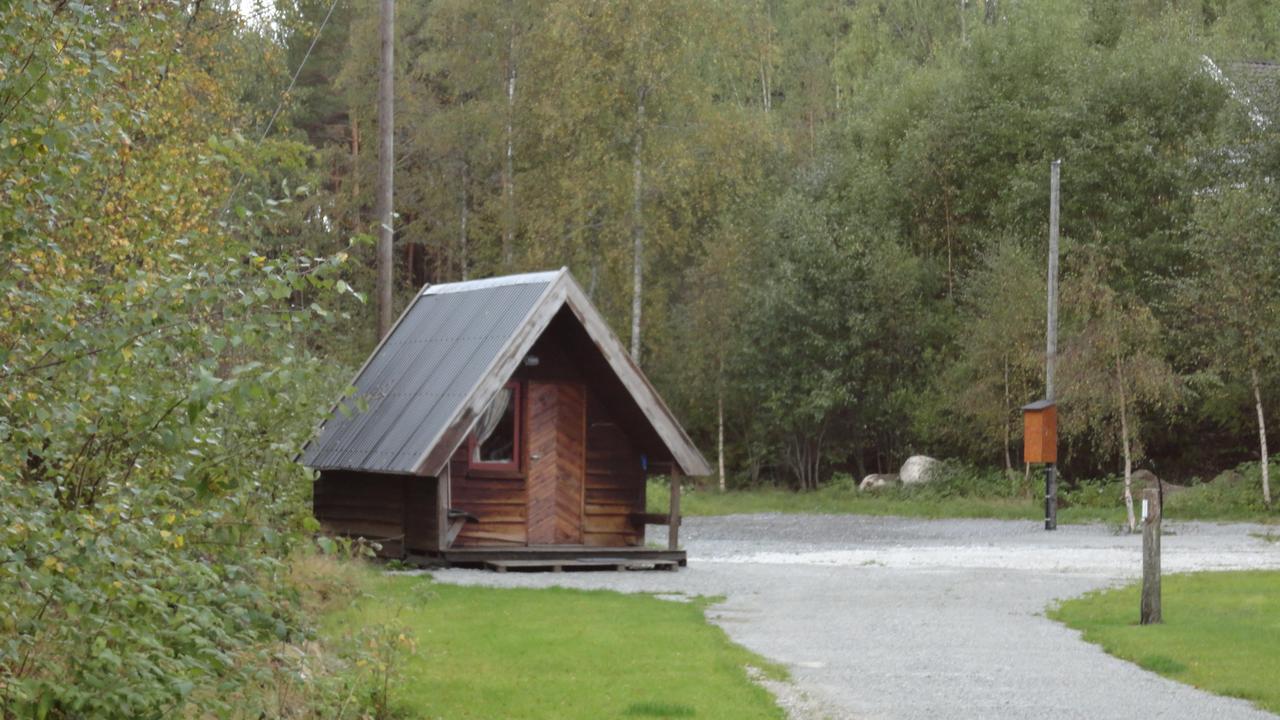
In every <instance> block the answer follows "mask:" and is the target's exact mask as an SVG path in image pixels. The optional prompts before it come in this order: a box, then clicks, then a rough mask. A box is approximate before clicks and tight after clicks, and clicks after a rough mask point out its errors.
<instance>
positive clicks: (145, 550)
mask: <svg viewBox="0 0 1280 720" xmlns="http://www.w3.org/2000/svg"><path fill="white" fill-rule="evenodd" d="M197 10H198V8H192V9H190V10H187V9H183V8H179V7H177V6H169V5H164V4H155V5H153V6H149V7H146V8H117V9H109V8H107V6H86V5H80V4H76V3H49V4H46V3H8V4H5V5H4V6H3V7H2V8H0V116H2V118H3V119H2V120H0V127H3V132H2V133H0V135H3V142H0V232H2V233H3V235H2V239H0V246H2V247H3V248H4V252H3V257H4V265H3V267H0V445H2V446H3V452H0V717H5V718H9V717H15V718H16V717H23V718H28V717H32V718H36V717H38V718H43V717H100V718H108V717H120V718H126V717H127V718H159V717H174V716H180V715H183V714H189V713H196V712H201V713H213V714H216V715H219V716H242V717H258V716H259V714H260V713H261V712H263V711H264V708H262V707H260V705H259V704H260V702H262V701H263V700H262V698H263V697H264V695H263V692H261V690H262V688H263V687H272V686H274V685H275V684H276V682H277V678H275V677H274V673H276V672H280V673H297V672H299V671H300V668H298V667H297V663H296V662H292V661H291V660H290V658H289V657H288V656H286V655H283V654H282V648H283V647H284V644H285V643H286V642H295V641H297V640H300V639H302V638H303V637H304V636H305V634H306V633H307V632H308V620H307V618H305V617H304V616H303V615H302V613H301V611H300V609H299V607H298V606H297V603H296V597H295V595H294V594H293V592H292V590H291V589H290V587H291V586H290V585H289V584H288V583H286V582H284V581H283V577H284V572H285V565H284V563H283V559H284V558H285V557H286V556H287V555H288V554H289V553H290V551H291V549H292V548H293V546H294V545H295V544H296V542H297V538H299V537H301V535H300V531H301V530H302V529H303V528H304V523H306V522H309V520H308V519H307V518H306V517H305V515H306V508H307V504H306V503H305V498H306V493H307V492H308V491H309V484H308V482H307V477H306V474H305V472H304V471H302V470H301V468H299V467H298V466H297V465H296V464H295V463H294V462H293V455H294V454H295V453H296V451H297V449H298V447H300V443H301V442H302V441H303V440H305V438H306V437H307V435H308V434H309V433H310V431H311V428H312V426H313V423H314V419H315V417H316V413H317V411H318V410H319V409H321V408H323V407H324V406H325V404H326V403H328V402H331V400H332V395H333V393H334V392H337V391H340V388H341V380H340V379H339V380H337V381H336V382H335V379H336V375H335V370H337V369H335V368H331V367H329V366H327V365H326V363H325V362H324V361H323V360H322V359H321V358H320V357H319V356H317V355H316V354H315V353H314V352H312V351H311V350H309V349H308V345H309V344H310V342H311V341H310V338H311V336H312V335H313V334H314V333H315V332H317V331H318V330H319V329H320V328H321V326H322V325H323V319H324V317H323V316H324V315H326V314H327V311H325V310H323V309H322V308H321V307H320V306H319V305H314V304H313V305H310V306H309V307H308V305H305V304H302V303H300V302H299V299H300V298H302V297H303V295H304V294H305V295H309V296H313V295H315V294H317V293H320V292H329V293H333V292H335V291H338V290H341V289H343V288H345V283H342V281H340V280H338V279H337V277H336V273H337V272H338V271H339V269H340V265H341V261H342V257H341V255H336V256H335V257H331V258H318V257H314V256H311V255H309V254H307V253H305V252H302V251H300V250H292V251H290V252H287V253H284V252H268V250H269V248H268V247H266V246H264V244H263V243H262V242H261V237H260V230H261V228H263V227H265V226H268V225H269V223H270V222H271V218H273V217H275V216H277V215H278V214H280V213H281V212H283V211H278V210H276V208H280V207H284V204H286V203H288V202H290V201H291V200H293V199H295V197H296V193H294V192H291V191H289V188H287V187H283V186H279V185H278V186H276V187H273V188H271V190H273V191H275V192H276V193H278V197H275V198H268V197H267V196H263V195H257V194H255V192H253V191H251V192H242V193H241V196H240V197H239V198H238V199H236V201H235V203H234V204H233V203H232V188H233V186H234V185H235V184H236V183H235V182H234V178H235V177H236V175H237V174H240V173H243V174H244V175H245V176H246V177H251V176H253V177H257V176H258V175H259V174H260V175H272V174H274V175H280V174H281V173H286V174H288V175H290V176H292V177H299V176H301V175H304V174H305V173H306V172H307V166H306V160H305V158H306V156H307V153H308V152H309V151H308V150H307V149H306V148H305V146H300V147H298V148H296V149H295V148H291V147H290V144H289V143H277V142H274V141H269V142H267V143H264V144H261V145H255V144H253V143H250V142H246V141H244V140H243V138H241V137H237V130H238V129H239V128H245V127H248V126H252V125H254V124H256V123H257V122H259V118H258V113H257V109H255V108H254V107H253V106H252V104H249V103H245V102H243V101H242V100H241V95H247V94H250V93H252V92H254V91H256V90H257V88H255V87H254V85H255V84H256V83H267V84H270V81H271V79H270V78H269V77H265V76H257V75H255V74H254V73H249V72H246V71H245V69H246V68H247V67H249V66H251V65H252V64H254V63H256V62H262V61H263V60H266V61H268V62H269V61H271V60H272V59H273V58H274V57H276V56H279V55H280V52H279V50H277V49H273V46H272V44H271V43H270V42H268V41H267V39H266V38H262V37H260V36H257V35H255V34H241V33H240V32H238V31H237V27H238V23H239V19H238V16H237V15H235V14H228V13H227V12H221V13H219V12H216V11H214V10H211V9H209V8H205V9H204V10H203V12H197ZM290 158H295V159H294V160H292V165H290V162H291V160H290ZM246 186H247V187H249V188H252V187H253V182H252V179H251V180H250V182H248V183H246ZM224 205H225V206H227V207H230V208H234V210H235V212H231V213H225V214H224V213H222V212H221V208H222V206H224ZM303 711H304V709H302V708H300V709H299V710H298V714H299V715H301V714H302V712H303Z"/></svg>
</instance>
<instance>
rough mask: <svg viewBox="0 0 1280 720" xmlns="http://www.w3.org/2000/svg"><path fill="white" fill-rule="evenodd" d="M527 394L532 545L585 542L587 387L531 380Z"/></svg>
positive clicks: (530, 534) (576, 384)
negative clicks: (584, 500) (584, 497)
mask: <svg viewBox="0 0 1280 720" xmlns="http://www.w3.org/2000/svg"><path fill="white" fill-rule="evenodd" d="M528 397H529V400H528V403H529V404H528V424H527V427H528V439H529V452H528V458H529V544H530V545H553V544H555V545H561V544H574V545H576V544H581V543H582V531H583V517H582V515H583V508H582V505H583V485H584V480H585V478H584V475H585V473H586V456H585V453H586V388H585V387H583V386H582V385H581V384H580V383H573V382H541V381H531V382H530V383H529V389H528Z"/></svg>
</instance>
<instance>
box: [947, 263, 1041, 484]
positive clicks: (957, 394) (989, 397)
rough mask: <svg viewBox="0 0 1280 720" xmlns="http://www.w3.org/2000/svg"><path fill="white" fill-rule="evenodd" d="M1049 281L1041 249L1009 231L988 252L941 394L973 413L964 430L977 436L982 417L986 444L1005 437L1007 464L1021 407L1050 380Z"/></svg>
mask: <svg viewBox="0 0 1280 720" xmlns="http://www.w3.org/2000/svg"><path fill="white" fill-rule="evenodd" d="M1044 288H1045V278H1044V263H1043V262H1042V261H1041V258H1040V256H1039V253H1032V252H1031V251H1030V250H1029V249H1028V248H1026V247H1023V246H1022V245H1020V244H1019V243H1018V242H1017V241H1016V240H1013V239H1008V238H1007V239H1002V240H999V241H997V242H996V243H995V244H994V245H993V246H992V247H991V248H990V249H989V250H988V251H986V252H985V253H984V254H983V255H982V257H981V259H980V262H979V265H978V267H977V268H975V269H974V271H973V272H971V273H970V274H969V275H968V277H966V278H965V281H964V284H963V286H962V288H961V291H960V301H961V307H962V308H963V315H962V318H963V320H962V322H963V323H964V326H965V328H966V332H965V333H964V335H963V337H961V338H960V342H959V345H960V356H959V358H958V359H957V362H956V363H955V364H954V365H953V366H952V367H951V371H950V372H949V373H948V377H947V379H946V383H945V388H944V389H943V392H942V393H941V394H942V395H943V396H944V397H946V398H949V399H950V400H951V402H952V408H951V410H952V411H953V412H955V413H956V415H958V416H960V417H961V418H964V419H965V420H967V421H968V422H961V423H956V424H954V425H953V427H955V428H956V430H957V432H958V433H961V434H963V435H964V436H965V437H969V436H972V435H974V433H973V429H974V425H976V427H977V428H978V429H979V430H980V432H979V433H977V435H979V436H980V437H981V438H982V441H983V443H984V448H986V447H991V444H994V443H999V445H1000V446H1001V449H1002V451H1003V453H1002V454H1003V458H1004V466H1005V470H1006V471H1007V472H1012V471H1013V468H1014V460H1013V458H1014V453H1013V442H1014V441H1015V440H1017V439H1018V438H1019V437H1021V423H1020V413H1019V408H1020V407H1021V406H1022V405H1023V404H1025V403H1026V402H1028V401H1030V400H1032V399H1034V397H1033V396H1034V395H1035V394H1036V393H1037V392H1038V391H1039V389H1040V386H1041V383H1042V382H1043V380H1042V377H1043V372H1044V357H1043V354H1044V305H1045V296H1044V293H1045V290H1044ZM956 439H957V440H958V441H963V438H956ZM988 443H991V444H988Z"/></svg>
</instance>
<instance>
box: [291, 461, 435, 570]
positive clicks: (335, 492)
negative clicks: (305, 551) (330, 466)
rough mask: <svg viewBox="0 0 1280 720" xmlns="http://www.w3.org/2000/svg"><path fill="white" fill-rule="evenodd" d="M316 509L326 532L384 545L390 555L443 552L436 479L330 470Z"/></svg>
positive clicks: (318, 489) (320, 484) (320, 481)
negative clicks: (438, 550)
mask: <svg viewBox="0 0 1280 720" xmlns="http://www.w3.org/2000/svg"><path fill="white" fill-rule="evenodd" d="M312 511H313V512H314V513H315V516H316V519H317V520H319V521H320V527H321V529H323V530H324V531H325V532H329V533H333V534H335V535H342V536H346V537H363V538H366V539H368V540H372V541H375V542H378V543H380V544H381V545H382V552H381V554H382V555H383V556H384V557H402V556H403V555H404V554H405V552H406V551H407V550H410V551H424V552H430V551H433V550H436V549H438V547H437V546H438V542H437V540H436V538H437V536H438V527H437V522H436V480H435V478H424V477H416V476H412V475H384V474H378V473H359V472H343V471H324V472H321V473H320V477H319V478H317V479H316V481H315V484H314V487H313V496H312Z"/></svg>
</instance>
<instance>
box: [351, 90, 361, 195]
mask: <svg viewBox="0 0 1280 720" xmlns="http://www.w3.org/2000/svg"><path fill="white" fill-rule="evenodd" d="M359 202H360V118H359V117H358V116H357V115H356V114H355V112H354V111H353V112H352V113H351V205H352V209H353V210H354V208H355V207H357V205H358V203H359Z"/></svg>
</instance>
